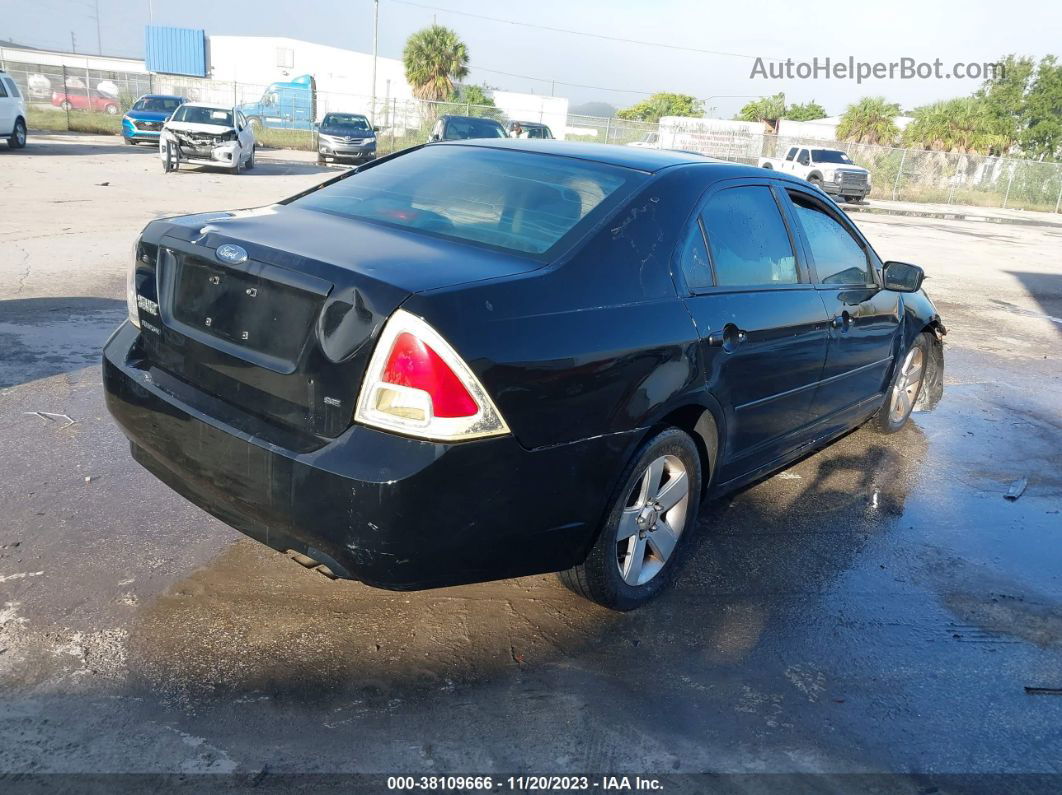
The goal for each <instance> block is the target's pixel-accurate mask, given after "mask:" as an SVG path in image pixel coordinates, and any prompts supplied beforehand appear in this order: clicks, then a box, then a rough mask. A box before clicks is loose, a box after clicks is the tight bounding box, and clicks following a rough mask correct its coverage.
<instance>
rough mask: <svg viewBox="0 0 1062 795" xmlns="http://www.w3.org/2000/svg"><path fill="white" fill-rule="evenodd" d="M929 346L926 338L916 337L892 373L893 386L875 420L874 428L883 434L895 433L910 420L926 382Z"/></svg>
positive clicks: (923, 333) (924, 334)
mask: <svg viewBox="0 0 1062 795" xmlns="http://www.w3.org/2000/svg"><path fill="white" fill-rule="evenodd" d="M929 344H930V341H929V334H927V333H926V332H922V333H921V334H919V335H918V336H917V337H915V338H914V342H912V343H911V347H910V348H908V349H907V351H906V352H905V353H904V356H903V359H901V360H900V364H899V365H898V366H897V368H896V372H895V373H893V376H892V386H891V387H890V388H889V391H888V392H887V393H886V394H885V402H884V403H883V404H882V406H881V408H880V409H878V413H877V415H876V416H875V417H874V424H875V426H876V427H877V429H878V430H879V431H881V432H882V433H896V431H898V430H900V428H902V427H903V426H904V425H906V424H907V420H909V419H910V417H911V412H912V411H914V407H915V403H917V402H918V397H919V395H921V394H922V385H923V384H924V383H925V380H926V366H927V365H928V364H929Z"/></svg>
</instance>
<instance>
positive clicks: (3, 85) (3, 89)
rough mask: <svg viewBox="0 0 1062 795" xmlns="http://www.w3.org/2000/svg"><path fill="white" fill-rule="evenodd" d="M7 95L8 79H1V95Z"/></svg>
mask: <svg viewBox="0 0 1062 795" xmlns="http://www.w3.org/2000/svg"><path fill="white" fill-rule="evenodd" d="M6 96H7V81H6V80H0V97H6Z"/></svg>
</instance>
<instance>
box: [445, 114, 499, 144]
mask: <svg viewBox="0 0 1062 795" xmlns="http://www.w3.org/2000/svg"><path fill="white" fill-rule="evenodd" d="M507 137H508V136H507V135H506V134H505V128H504V127H502V126H501V125H500V124H498V122H496V121H491V120H490V119H450V120H449V122H447V124H446V133H445V134H444V135H443V138H445V139H446V140H447V141H459V140H463V139H465V138H507Z"/></svg>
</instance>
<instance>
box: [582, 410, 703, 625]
mask: <svg viewBox="0 0 1062 795" xmlns="http://www.w3.org/2000/svg"><path fill="white" fill-rule="evenodd" d="M700 495H701V459H700V455H699V454H698V452H697V447H696V445H695V444H694V442H693V440H692V439H691V438H690V437H689V435H688V434H687V433H685V432H684V431H682V430H679V429H678V428H669V429H667V430H665V431H662V432H661V433H659V434H657V435H656V436H654V437H653V438H652V439H650V440H649V441H648V442H646V443H645V444H644V445H643V446H642V448H641V450H640V451H639V452H638V454H637V455H636V456H635V458H634V460H633V461H632V462H631V464H630V465H629V466H628V467H627V470H626V471H625V473H624V477H623V480H622V481H621V485H620V488H619V491H618V493H617V494H616V495H615V496H614V497H613V502H612V506H611V508H610V510H609V514H608V517H607V518H606V520H605V525H604V527H603V528H602V529H601V532H600V534H599V535H598V538H597V542H596V543H595V544H594V547H593V549H591V550H590V554H589V555H587V558H586V560H585V561H583V563H581V564H580V565H578V566H576V567H575V568H573V569H569V570H568V571H566V572H562V573H561V579H562V580H563V581H564V583H565V584H566V585H567V586H568V587H569V588H571V589H572V590H573V591H575V592H576V593H578V594H580V595H581V596H584V597H586V598H587V599H591V600H593V601H595V602H597V603H598V604H600V605H603V606H605V607H608V608H611V609H613V610H633V609H634V608H636V607H639V606H641V605H643V604H645V603H646V602H647V601H649V600H650V599H651V598H653V596H655V595H656V594H657V593H659V592H660V591H661V590H662V589H663V588H664V587H665V586H666V585H667V583H668V582H669V581H670V579H671V577H672V576H673V575H674V570H675V565H676V563H675V561H676V558H677V557H678V554H679V553H680V552H681V550H682V549H683V545H684V541H685V538H686V536H687V535H688V534H689V531H690V530H691V529H692V528H693V526H694V525H695V524H696V522H697V511H698V508H699V504H700Z"/></svg>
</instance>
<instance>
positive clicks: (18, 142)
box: [7, 119, 26, 149]
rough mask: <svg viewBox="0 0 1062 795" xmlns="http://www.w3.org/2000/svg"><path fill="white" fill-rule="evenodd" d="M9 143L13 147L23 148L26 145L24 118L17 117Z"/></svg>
mask: <svg viewBox="0 0 1062 795" xmlns="http://www.w3.org/2000/svg"><path fill="white" fill-rule="evenodd" d="M7 145H8V146H10V147H11V148H12V149H21V148H22V147H24V146H25V145H26V122H25V121H23V120H22V119H15V129H14V130H12V131H11V136H10V137H9V138H8V139H7Z"/></svg>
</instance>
